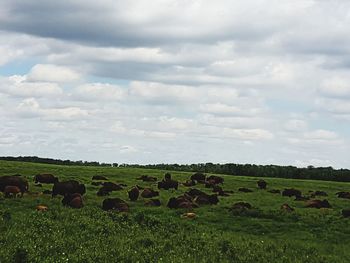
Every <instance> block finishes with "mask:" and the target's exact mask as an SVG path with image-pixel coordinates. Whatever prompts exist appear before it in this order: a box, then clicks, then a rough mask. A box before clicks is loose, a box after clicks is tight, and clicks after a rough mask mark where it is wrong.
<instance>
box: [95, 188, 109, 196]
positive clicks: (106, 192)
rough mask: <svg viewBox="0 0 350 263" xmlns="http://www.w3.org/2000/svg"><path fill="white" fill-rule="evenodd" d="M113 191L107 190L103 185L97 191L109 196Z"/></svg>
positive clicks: (100, 194)
mask: <svg viewBox="0 0 350 263" xmlns="http://www.w3.org/2000/svg"><path fill="white" fill-rule="evenodd" d="M110 192H111V191H109V190H107V188H105V187H104V186H102V187H101V188H100V189H98V191H97V196H107V195H109V193H110Z"/></svg>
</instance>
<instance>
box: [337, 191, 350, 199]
mask: <svg viewBox="0 0 350 263" xmlns="http://www.w3.org/2000/svg"><path fill="white" fill-rule="evenodd" d="M336 195H337V196H338V197H339V198H346V199H350V192H338V193H336Z"/></svg>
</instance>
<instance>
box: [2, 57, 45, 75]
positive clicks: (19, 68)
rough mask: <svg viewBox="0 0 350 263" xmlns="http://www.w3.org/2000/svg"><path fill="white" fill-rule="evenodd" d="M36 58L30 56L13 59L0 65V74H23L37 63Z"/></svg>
mask: <svg viewBox="0 0 350 263" xmlns="http://www.w3.org/2000/svg"><path fill="white" fill-rule="evenodd" d="M38 63H39V61H38V60H37V59H34V58H31V59H26V60H14V61H11V62H9V63H7V64H5V65H2V66H0V75H1V76H12V75H25V74H27V73H28V72H29V71H30V69H31V68H32V67H33V66H34V65H36V64H38Z"/></svg>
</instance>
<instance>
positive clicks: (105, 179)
mask: <svg viewBox="0 0 350 263" xmlns="http://www.w3.org/2000/svg"><path fill="white" fill-rule="evenodd" d="M92 180H103V181H107V180H108V178H107V177H104V176H102V175H94V176H93V177H92Z"/></svg>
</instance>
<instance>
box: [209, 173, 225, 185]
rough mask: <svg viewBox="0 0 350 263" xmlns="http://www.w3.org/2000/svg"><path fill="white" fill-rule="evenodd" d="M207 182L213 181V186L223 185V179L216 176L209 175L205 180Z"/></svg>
mask: <svg viewBox="0 0 350 263" xmlns="http://www.w3.org/2000/svg"><path fill="white" fill-rule="evenodd" d="M207 181H213V182H214V183H215V184H223V183H224V178H222V177H220V176H216V175H211V176H209V177H208V178H207Z"/></svg>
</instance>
